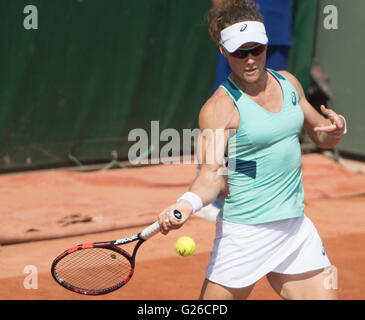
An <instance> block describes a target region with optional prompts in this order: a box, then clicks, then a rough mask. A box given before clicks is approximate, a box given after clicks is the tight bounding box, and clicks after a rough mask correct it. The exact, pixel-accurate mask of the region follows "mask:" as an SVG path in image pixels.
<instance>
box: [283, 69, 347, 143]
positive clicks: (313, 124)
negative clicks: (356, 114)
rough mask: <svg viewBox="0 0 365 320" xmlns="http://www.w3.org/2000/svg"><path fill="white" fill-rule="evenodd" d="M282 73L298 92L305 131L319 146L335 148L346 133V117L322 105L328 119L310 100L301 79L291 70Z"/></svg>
mask: <svg viewBox="0 0 365 320" xmlns="http://www.w3.org/2000/svg"><path fill="white" fill-rule="evenodd" d="M280 73H282V74H283V75H284V76H285V77H286V78H287V79H289V80H290V82H291V83H292V84H293V85H294V87H295V88H296V90H297V92H298V95H299V104H300V106H301V107H302V109H303V113H304V130H305V132H306V133H307V134H308V136H309V137H310V138H311V140H312V141H313V142H314V143H315V144H316V145H317V146H318V147H319V148H323V149H330V148H333V147H334V146H335V145H337V144H338V143H339V142H340V140H341V138H342V137H343V135H344V130H345V123H344V119H343V118H341V116H340V115H338V114H337V113H336V112H335V111H334V110H331V109H327V108H326V107H325V106H323V105H322V106H321V111H322V112H323V114H325V115H326V116H327V117H328V119H326V118H325V117H324V116H322V115H321V114H320V113H319V112H317V110H316V109H315V108H314V107H313V106H312V105H311V104H310V103H309V102H308V100H307V99H306V97H305V94H304V91H303V88H302V86H301V84H300V83H299V81H298V80H297V79H296V78H295V77H294V76H293V75H292V74H290V73H289V72H286V71H281V72H280Z"/></svg>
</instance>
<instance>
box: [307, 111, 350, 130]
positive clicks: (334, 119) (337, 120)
mask: <svg viewBox="0 0 365 320" xmlns="http://www.w3.org/2000/svg"><path fill="white" fill-rule="evenodd" d="M321 111H322V113H323V114H324V115H326V116H327V117H328V119H329V120H330V121H331V123H332V124H331V125H329V126H321V127H315V128H314V129H313V130H314V131H315V132H326V133H328V134H331V135H341V134H343V130H344V123H343V120H342V119H341V117H340V116H339V115H338V114H337V113H336V112H334V111H333V110H331V109H327V108H326V107H325V106H324V105H321Z"/></svg>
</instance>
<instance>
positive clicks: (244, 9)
mask: <svg viewBox="0 0 365 320" xmlns="http://www.w3.org/2000/svg"><path fill="white" fill-rule="evenodd" d="M206 20H207V22H208V30H209V34H210V36H211V38H212V40H213V41H214V42H215V43H217V44H218V43H219V41H220V33H221V31H222V30H223V29H225V28H227V27H229V26H231V25H233V24H235V23H238V22H241V21H259V22H264V18H263V17H262V15H261V14H260V12H259V5H258V4H257V3H256V2H254V1H252V0H223V1H222V4H221V5H220V6H219V7H218V8H211V9H210V10H209V11H208V12H207V15H206Z"/></svg>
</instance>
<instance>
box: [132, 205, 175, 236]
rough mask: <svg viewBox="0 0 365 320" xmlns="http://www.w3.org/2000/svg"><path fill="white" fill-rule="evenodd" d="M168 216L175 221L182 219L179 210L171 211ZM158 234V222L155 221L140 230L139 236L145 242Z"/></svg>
mask: <svg viewBox="0 0 365 320" xmlns="http://www.w3.org/2000/svg"><path fill="white" fill-rule="evenodd" d="M170 216H171V217H172V218H173V219H176V220H180V219H181V218H182V214H181V212H180V211H179V210H172V211H171V213H170ZM159 232H160V222H159V221H156V222H155V223H153V224H151V225H150V226H148V227H147V228H146V229H144V230H142V231H141V233H140V235H139V236H140V237H141V238H142V239H143V240H147V239H149V238H151V237H153V236H154V235H155V234H157V233H159Z"/></svg>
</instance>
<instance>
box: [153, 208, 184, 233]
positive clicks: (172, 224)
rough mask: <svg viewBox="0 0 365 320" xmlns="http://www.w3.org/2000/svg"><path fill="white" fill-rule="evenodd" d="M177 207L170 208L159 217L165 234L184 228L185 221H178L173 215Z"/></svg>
mask: <svg viewBox="0 0 365 320" xmlns="http://www.w3.org/2000/svg"><path fill="white" fill-rule="evenodd" d="M175 209H176V208H175V207H169V208H167V209H165V210H164V211H162V212H161V213H160V215H159V223H160V230H161V233H163V234H165V235H166V234H168V233H169V231H170V230H171V229H178V228H180V227H181V226H182V223H183V221H181V220H178V219H177V218H175V217H174V215H173V214H172V211H173V210H175Z"/></svg>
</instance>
